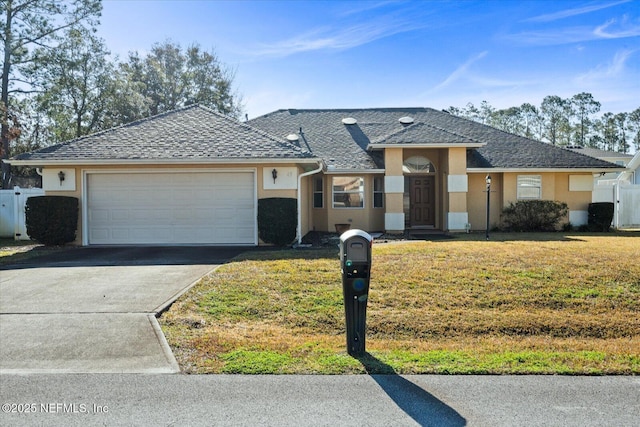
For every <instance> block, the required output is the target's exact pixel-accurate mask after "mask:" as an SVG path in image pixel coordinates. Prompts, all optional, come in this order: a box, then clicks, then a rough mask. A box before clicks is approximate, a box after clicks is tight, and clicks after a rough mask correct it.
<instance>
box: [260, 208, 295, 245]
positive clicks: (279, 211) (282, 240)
mask: <svg viewBox="0 0 640 427" xmlns="http://www.w3.org/2000/svg"><path fill="white" fill-rule="evenodd" d="M297 217H298V207H297V201H296V199H291V198H285V197H271V198H268V199H259V200H258V236H260V238H261V239H262V241H264V242H265V243H273V244H274V245H276V246H287V245H289V244H291V243H292V242H293V240H294V239H295V238H296V226H297V224H298V218H297Z"/></svg>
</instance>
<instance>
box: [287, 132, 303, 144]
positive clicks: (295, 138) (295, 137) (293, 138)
mask: <svg viewBox="0 0 640 427" xmlns="http://www.w3.org/2000/svg"><path fill="white" fill-rule="evenodd" d="M299 139H300V137H299V136H298V134H296V133H290V134H289V135H287V141H290V142H296V141H298V140H299Z"/></svg>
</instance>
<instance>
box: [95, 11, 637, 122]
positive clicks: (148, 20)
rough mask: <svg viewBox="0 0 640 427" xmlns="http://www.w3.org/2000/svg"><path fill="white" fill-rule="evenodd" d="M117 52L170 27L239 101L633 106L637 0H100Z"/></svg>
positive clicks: (104, 27)
mask: <svg viewBox="0 0 640 427" xmlns="http://www.w3.org/2000/svg"><path fill="white" fill-rule="evenodd" d="M103 5H104V8H103V16H102V19H101V22H102V24H101V26H100V29H99V31H98V34H99V36H101V37H102V38H104V39H105V41H106V43H107V46H108V47H109V49H110V50H111V51H112V53H113V54H117V55H119V56H120V57H121V58H126V55H127V52H129V51H133V50H137V51H139V52H141V53H142V52H145V51H147V50H149V49H150V47H151V46H152V45H153V44H154V43H156V42H162V41H165V40H167V39H170V40H172V41H174V42H178V43H180V44H181V45H183V46H185V47H186V46H188V45H189V44H191V43H194V42H196V43H198V44H200V46H201V47H203V48H205V49H207V50H209V49H213V50H215V51H216V53H217V54H218V56H219V58H220V60H221V61H222V62H223V63H225V64H227V65H228V66H230V67H231V68H233V69H234V70H235V73H236V74H235V84H236V89H237V91H238V92H239V93H240V94H241V95H242V98H243V102H244V105H245V111H246V113H247V114H248V115H249V116H250V117H256V116H258V115H262V114H265V113H268V112H270V111H274V110H277V109H280V108H361V107H432V108H437V109H442V108H447V107H449V106H457V107H464V106H465V105H466V104H467V102H473V103H474V104H476V105H479V104H480V103H481V102H482V101H483V100H486V101H488V102H489V103H490V104H491V105H493V106H494V107H496V108H506V107H510V106H514V105H520V104H522V103H524V102H529V103H532V104H534V105H538V106H539V105H540V102H541V101H542V99H543V98H544V97H545V96H547V95H559V96H561V97H564V98H566V97H570V96H572V95H575V94H577V93H580V92H590V93H592V94H593V95H594V98H595V99H596V100H598V101H600V102H601V103H602V110H601V112H605V111H610V112H613V113H617V112H622V111H627V112H630V111H632V110H634V109H636V108H638V107H640V0H633V1H626V0H609V1H560V0H556V1H551V0H549V1H515V0H513V1H508V0H503V1H499V0H493V1H478V2H476V1H362V2H359V1H352V2H351V1H350V2H346V1H344V2H343V1H278V2H271V1H204V0H201V1H169V0H164V1H151V0H146V1H136V0H104V3H103Z"/></svg>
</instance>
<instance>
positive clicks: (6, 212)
mask: <svg viewBox="0 0 640 427" xmlns="http://www.w3.org/2000/svg"><path fill="white" fill-rule="evenodd" d="M43 195H44V190H43V189H42V188H20V187H14V188H13V190H0V237H13V238H14V239H15V240H29V236H28V235H27V225H26V217H25V213H24V207H25V204H26V203H27V199H28V198H29V197H32V196H43Z"/></svg>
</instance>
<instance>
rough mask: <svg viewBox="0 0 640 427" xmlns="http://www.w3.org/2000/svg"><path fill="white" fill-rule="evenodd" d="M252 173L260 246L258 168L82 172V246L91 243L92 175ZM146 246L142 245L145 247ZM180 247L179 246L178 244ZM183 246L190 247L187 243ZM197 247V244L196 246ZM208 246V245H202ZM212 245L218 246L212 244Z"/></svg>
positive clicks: (255, 240) (255, 229)
mask: <svg viewBox="0 0 640 427" xmlns="http://www.w3.org/2000/svg"><path fill="white" fill-rule="evenodd" d="M234 172H238V173H251V175H252V185H253V218H254V223H253V243H252V244H253V245H258V224H257V209H258V207H257V200H258V183H257V168H216V169H211V168H189V169H184V168H180V169H163V168H149V169H144V170H140V169H83V170H82V218H81V221H82V245H83V246H88V245H90V243H89V209H88V208H89V206H88V204H89V194H88V193H89V191H90V190H89V186H88V182H89V175H92V174H124V175H130V174H157V173H163V174H185V173H234ZM132 245H136V244H132ZM143 245H145V244H140V246H143ZM176 245H179V244H176ZM183 245H189V244H188V243H185V244H183ZM194 245H197V244H194ZM202 245H206V244H202ZM210 245H212V246H213V245H216V244H215V243H212V244H210ZM219 245H221V246H223V245H224V246H227V245H228V246H232V245H234V244H219ZM235 245H241V246H242V245H246V243H238V244H235ZM92 246H100V245H99V244H94V245H92Z"/></svg>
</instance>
